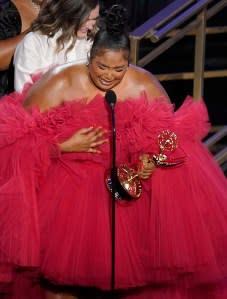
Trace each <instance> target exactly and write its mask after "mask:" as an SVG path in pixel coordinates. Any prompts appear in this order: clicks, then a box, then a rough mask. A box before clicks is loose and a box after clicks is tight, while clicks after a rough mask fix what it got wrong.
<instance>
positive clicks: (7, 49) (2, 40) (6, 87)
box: [0, 0, 43, 96]
mask: <svg viewBox="0 0 227 299" xmlns="http://www.w3.org/2000/svg"><path fill="white" fill-rule="evenodd" d="M42 2H43V1H42V0H33V1H32V0H26V1H25V0H13V1H9V0H1V1H0V96H3V95H4V94H6V93H9V92H10V91H13V85H14V69H13V64H12V61H11V60H12V57H13V54H14V51H15V48H16V46H17V44H18V43H19V42H20V41H21V40H22V39H23V38H24V36H25V34H26V33H27V32H28V31H29V28H30V25H31V23H32V22H33V21H34V19H35V18H36V17H37V15H38V13H39V10H40V5H41V4H42Z"/></svg>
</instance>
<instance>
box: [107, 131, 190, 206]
mask: <svg viewBox="0 0 227 299" xmlns="http://www.w3.org/2000/svg"><path fill="white" fill-rule="evenodd" d="M157 141H158V145H159V153H158V154H157V153H155V154H150V158H149V160H150V162H153V163H154V164H155V166H156V167H173V166H178V165H181V164H182V163H184V161H185V154H183V155H182V156H180V157H173V158H171V157H169V156H168V153H172V152H175V150H176V149H177V148H178V138H177V135H176V133H174V132H172V131H170V130H164V131H162V132H161V133H160V134H159V135H158V137H157ZM115 178H116V180H115V181H116V186H115V187H116V188H115V189H116V192H115V199H116V200H119V201H122V200H123V201H128V202H129V201H132V200H136V199H138V198H139V197H140V196H141V194H142V184H141V181H140V178H139V175H138V171H137V170H136V169H134V168H131V167H129V166H128V165H126V164H122V165H119V166H118V167H117V169H116V174H115ZM105 183H106V186H107V188H108V189H109V191H110V192H112V179H111V175H110V172H107V173H106V176H105Z"/></svg>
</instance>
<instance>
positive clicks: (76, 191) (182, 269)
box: [0, 93, 227, 299]
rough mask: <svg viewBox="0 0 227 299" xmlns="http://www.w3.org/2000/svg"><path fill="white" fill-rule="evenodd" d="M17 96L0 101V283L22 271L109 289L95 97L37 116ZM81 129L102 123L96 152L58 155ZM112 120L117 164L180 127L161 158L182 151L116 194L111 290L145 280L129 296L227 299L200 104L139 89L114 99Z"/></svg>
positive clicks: (226, 258)
mask: <svg viewBox="0 0 227 299" xmlns="http://www.w3.org/2000/svg"><path fill="white" fill-rule="evenodd" d="M22 101H23V95H20V94H17V93H14V94H11V95H10V96H6V97H4V99H3V100H1V102H0V157H1V159H0V219H1V221H0V282H1V283H2V284H4V283H10V282H12V281H14V280H15V279H16V278H15V277H18V268H19V269H21V268H22V269H24V270H26V271H28V270H31V271H32V270H34V272H35V273H38V274H39V275H41V276H43V277H45V278H47V279H48V280H50V281H52V282H53V283H56V284H63V285H65V284H66V285H77V286H78V285H79V286H92V287H97V288H100V289H103V290H109V289H110V283H111V195H110V193H109V192H108V190H107V188H106V186H105V181H104V178H105V172H106V171H107V170H108V169H110V167H111V155H110V153H111V128H110V119H109V117H110V114H109V110H108V107H107V106H106V103H105V101H104V98H103V97H102V96H101V95H97V96H96V97H95V98H94V99H93V100H92V101H91V102H90V103H89V104H86V103H85V101H84V100H83V99H75V100H72V101H69V102H66V103H65V104H63V105H62V106H61V107H58V108H55V109H52V110H49V111H47V112H45V113H42V114H41V113H40V112H39V110H38V109H37V108H35V109H33V111H32V112H31V113H28V112H27V111H25V110H24V109H23V108H22V106H21V103H22ZM90 126H102V127H104V128H106V129H107V130H108V134H107V135H108V137H109V140H110V142H109V143H107V144H105V145H103V146H101V151H102V153H101V154H90V153H59V151H58V149H57V147H56V143H57V142H61V141H63V140H65V139H66V138H68V137H69V136H71V135H72V134H73V133H74V132H75V131H76V130H78V129H80V128H82V127H90ZM116 127H117V164H120V163H129V164H135V163H136V162H137V160H138V157H139V155H140V154H141V153H144V152H148V153H158V152H159V146H158V135H159V134H160V133H161V132H163V131H164V130H167V129H168V130H172V131H173V132H175V133H176V135H177V136H178V143H179V147H178V149H177V150H176V151H175V152H172V153H171V155H172V156H173V157H174V156H178V155H179V156H181V155H182V153H183V155H184V158H185V162H184V164H182V165H180V166H177V167H172V168H156V169H155V171H154V173H153V175H152V177H151V178H150V179H148V180H146V181H143V192H142V196H141V198H140V199H139V200H137V201H134V202H132V203H130V204H126V205H125V204H124V205H122V204H119V203H116V288H118V289H123V290H124V289H130V288H135V287H143V288H142V289H141V290H143V289H144V290H145V291H144V292H145V293H144V292H143V291H141V292H139V293H138V294H136V295H130V296H131V297H130V298H155V299H157V298H158V299H159V298H160V299H162V298H163V299H164V298H165V299H168V298H169V299H170V298H171V299H172V298H175V299H192V298H193V299H195V298H196V299H197V298H198V299H202V298H206V299H207V298H208V299H209V298H212V299H213V298H215V299H224V298H227V297H226V290H225V287H224V285H225V279H226V278H227V253H226V248H227V181H226V178H225V177H224V175H223V173H222V172H221V170H220V168H219V167H218V166H217V164H216V162H215V161H214V160H213V158H212V156H211V154H210V153H209V151H208V150H207V149H206V147H205V146H204V145H203V144H202V142H201V139H202V138H203V137H204V136H205V135H206V134H207V132H208V130H209V127H210V125H209V122H208V115H207V111H206V107H205V104H204V102H203V101H202V100H201V101H197V102H194V101H193V100H192V99H191V98H190V97H188V98H186V99H185V101H184V103H183V105H182V106H181V107H180V108H179V109H178V110H177V111H176V112H174V106H173V105H172V104H170V103H167V102H166V101H165V99H153V100H152V101H148V99H147V98H146V95H145V94H141V97H139V98H137V99H127V100H126V101H120V100H119V101H118V102H117V104H116ZM17 279H18V278H17ZM17 279H16V281H17ZM148 286H149V288H146V287H148ZM151 286H152V287H151ZM148 294H149V295H148ZM40 296H41V295H40ZM133 296H134V297H133ZM135 296H136V297H135ZM209 296H210V297H209ZM40 298H41V297H40ZM127 298H129V297H127Z"/></svg>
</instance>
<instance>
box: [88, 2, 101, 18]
mask: <svg viewBox="0 0 227 299" xmlns="http://www.w3.org/2000/svg"><path fill="white" fill-rule="evenodd" d="M98 16H99V5H96V7H95V8H94V9H92V10H91V12H90V14H89V16H88V19H89V20H90V19H91V20H93V19H96V18H97V17H98Z"/></svg>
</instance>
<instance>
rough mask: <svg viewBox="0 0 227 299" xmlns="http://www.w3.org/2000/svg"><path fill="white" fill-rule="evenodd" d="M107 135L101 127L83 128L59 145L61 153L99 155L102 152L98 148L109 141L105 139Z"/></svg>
mask: <svg viewBox="0 0 227 299" xmlns="http://www.w3.org/2000/svg"><path fill="white" fill-rule="evenodd" d="M105 133H106V130H105V129H103V128H101V127H97V128H93V127H90V128H82V129H80V130H78V131H77V132H76V133H75V134H73V135H72V136H71V137H70V138H69V139H67V140H66V141H64V142H63V143H61V144H59V148H60V151H61V152H87V153H94V154H99V153H100V152H101V151H100V150H99V149H98V147H99V146H100V145H102V144H103V143H105V142H107V141H108V139H106V138H104V137H103V135H104V134H105Z"/></svg>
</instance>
